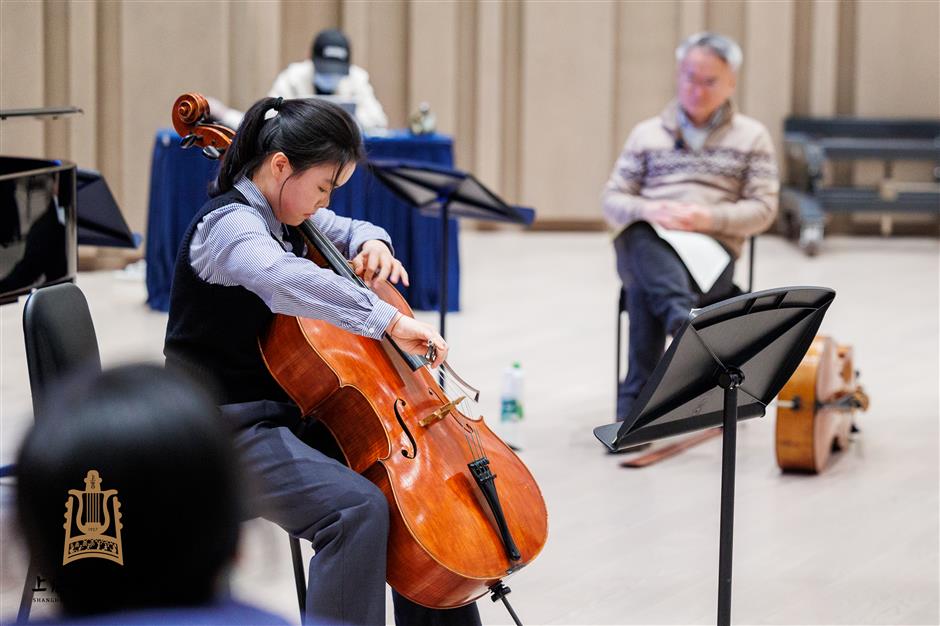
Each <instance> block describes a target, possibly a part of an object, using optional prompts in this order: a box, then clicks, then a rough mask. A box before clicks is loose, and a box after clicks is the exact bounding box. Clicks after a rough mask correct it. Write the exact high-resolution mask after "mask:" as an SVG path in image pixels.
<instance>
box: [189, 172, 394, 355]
mask: <svg viewBox="0 0 940 626" xmlns="http://www.w3.org/2000/svg"><path fill="white" fill-rule="evenodd" d="M235 188H236V189H237V190H238V191H240V192H241V194H242V195H243V196H245V198H246V199H247V200H248V205H244V204H239V203H232V204H228V205H226V206H223V207H221V208H218V209H216V210H215V211H212V212H211V213H209V214H208V215H206V216H205V217H203V219H202V221H200V222H199V224H197V225H196V232H195V233H193V238H192V241H191V243H190V246H189V262H190V264H191V265H192V268H193V270H194V271H195V272H196V274H198V275H199V278H201V279H202V280H204V281H206V282H208V283H212V284H214V285H224V286H229V287H231V286H235V285H239V286H242V287H244V288H245V289H248V290H249V291H251V292H252V293H254V294H255V295H257V296H258V297H259V298H261V299H262V300H263V301H264V303H265V304H267V305H268V308H270V309H271V311H273V312H274V313H282V314H284V315H293V316H297V317H306V318H311V319H319V320H324V321H327V322H329V323H331V324H333V325H335V326H338V327H339V328H342V329H344V330H348V331H350V332H353V333H356V334H358V335H364V336H366V337H372V338H373V339H380V338H381V337H382V334H383V333H384V332H385V328H386V327H387V326H388V325H389V323H390V322H391V321H392V318H394V317H395V314H396V313H397V312H398V310H397V309H396V308H395V307H393V306H392V305H390V304H388V303H386V302H384V301H382V300H380V299H379V297H378V296H376V295H375V294H374V293H372V292H371V291H369V290H368V289H363V288H361V287H359V286H358V285H356V284H354V283H353V282H352V281H350V280H348V279H346V278H343V277H341V276H339V275H337V274H336V273H334V272H333V270H331V269H325V268H321V267H319V266H317V265H316V264H315V263H313V262H311V261H310V260H308V259H306V258H301V257H298V256H296V255H295V254H293V253H292V252H291V244H290V242H289V241H286V240H285V238H284V225H283V224H282V223H281V222H280V221H279V220H278V219H277V218H276V217H275V216H274V211H273V210H272V209H271V205H269V204H268V201H267V200H266V199H265V197H264V195H263V194H262V193H261V191H260V190H259V189H258V188H257V187H256V186H255V185H254V183H252V182H251V181H250V180H249V179H247V178H242V179H240V180H239V181H238V182H237V183H235ZM311 219H312V220H313V223H314V225H315V226H316V227H317V229H318V230H319V231H320V232H321V233H323V235H324V236H326V237H327V238H328V239H329V240H330V241H332V242H333V243H334V244H336V247H337V248H338V249H339V251H340V252H341V253H342V254H343V255H344V256H346V258H353V257H354V256H355V255H356V254H358V252H359V248H360V247H361V246H362V244H364V243H365V242H366V241H369V240H372V239H378V240H379V241H382V242H384V243H386V244H388V246H389V247H390V248H391V245H392V244H391V240H390V238H389V236H388V233H387V232H385V230H383V229H382V228H379V227H378V226H375V225H373V224H370V223H369V222H363V221H360V220H353V219H350V218H348V217H341V216H339V215H336V213H334V212H333V211H330V210H329V209H324V208H321V209H318V210H317V212H316V213H314V214H313V217H312V218H311Z"/></svg>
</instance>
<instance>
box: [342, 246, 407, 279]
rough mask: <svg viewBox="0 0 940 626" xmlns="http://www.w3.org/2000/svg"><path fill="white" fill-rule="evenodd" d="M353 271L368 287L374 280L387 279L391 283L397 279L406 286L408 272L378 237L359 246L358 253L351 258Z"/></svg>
mask: <svg viewBox="0 0 940 626" xmlns="http://www.w3.org/2000/svg"><path fill="white" fill-rule="evenodd" d="M352 266H353V271H355V272H356V274H357V275H358V276H359V277H360V278H361V279H362V280H364V281H366V284H367V285H369V286H370V287H371V286H373V284H375V282H376V281H383V280H386V279H388V280H389V282H391V283H397V282H398V281H399V280H401V282H402V283H403V284H404V285H405V287H407V286H408V285H409V283H408V272H406V271H405V268H404V267H403V266H402V264H401V261H399V260H398V259H396V258H395V257H393V256H392V252H391V250H389V249H388V246H386V245H385V244H384V243H382V242H381V241H379V240H378V239H371V240H369V241H367V242H365V243H364V244H362V247H361V248H359V254H357V255H356V258H354V259H353V260H352Z"/></svg>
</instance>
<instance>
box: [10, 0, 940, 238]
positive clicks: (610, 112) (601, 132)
mask: <svg viewBox="0 0 940 626" xmlns="http://www.w3.org/2000/svg"><path fill="white" fill-rule="evenodd" d="M798 2H799V3H797V2H794V1H793V0H784V1H775V2H764V1H761V2H756V1H748V0H661V1H658V2H573V1H562V2H551V3H550V2H528V1H526V2H486V1H483V0H466V1H463V2H454V1H439V2H422V1H418V0H387V1H383V2H358V1H353V0H316V1H315V2H309V1H305V0H246V1H242V2H221V1H215V0H200V1H197V2H189V3H185V4H183V3H167V2H162V1H156V0H144V1H133V2H131V1H125V2H118V1H112V0H107V1H102V0H95V1H87V0H64V1H63V0H42V1H20V0H3V1H2V2H0V18H2V19H0V55H2V69H3V71H2V73H0V106H2V107H4V108H12V107H26V106H42V105H51V104H74V105H76V106H80V107H82V108H83V109H84V110H85V115H83V116H78V117H74V118H71V119H69V120H59V121H57V122H47V123H45V124H44V123H42V122H37V121H34V120H18V121H7V122H3V123H2V124H0V152H3V153H5V154H25V155H35V156H39V155H46V156H54V157H62V158H71V159H72V160H75V161H76V162H78V163H79V164H80V165H82V166H85V167H96V168H98V169H100V170H101V171H102V172H103V173H104V174H105V176H106V177H107V179H108V182H109V184H110V185H111V188H112V190H113V191H114V192H115V195H116V196H117V198H118V201H119V202H120V204H121V206H122V208H123V209H124V212H125V214H126V216H127V219H128V221H129V223H130V224H131V226H132V228H134V229H135V230H138V231H141V230H142V229H143V227H144V224H145V222H146V209H147V207H146V203H147V197H148V190H149V184H150V180H149V172H150V156H151V153H152V141H153V133H154V132H155V131H156V130H157V129H158V128H161V127H166V126H169V124H170V119H169V106H170V104H171V103H172V100H173V98H175V97H176V96H177V95H178V94H179V93H180V92H182V91H184V90H200V91H203V92H205V93H206V94H208V95H213V96H216V97H218V98H220V99H222V100H225V101H227V102H228V103H229V104H231V105H234V106H238V107H246V106H248V105H249V104H250V103H251V102H253V101H254V100H255V99H256V98H258V97H261V96H262V95H264V94H265V93H266V92H267V90H268V88H269V87H270V85H271V83H272V82H273V80H274V76H275V75H276V73H277V72H278V71H280V69H282V68H283V67H284V66H285V65H286V64H287V63H288V62H291V61H298V60H302V59H305V58H307V57H308V56H309V47H310V42H311V39H312V38H313V35H314V34H315V33H316V32H317V31H318V30H320V29H322V28H326V27H340V28H343V29H344V30H346V31H347V33H348V34H349V35H350V38H351V40H352V44H353V60H354V62H356V63H357V64H359V65H362V66H363V67H365V68H366V69H367V70H368V71H369V72H370V74H371V76H372V83H373V87H374V88H375V90H376V93H377V95H378V96H379V98H380V100H381V101H382V103H383V106H384V107H385V109H386V112H387V114H388V115H389V118H390V120H391V123H392V125H393V126H395V127H401V126H403V125H404V124H405V122H406V119H407V115H408V113H409V112H410V111H413V110H414V109H415V108H416V107H417V104H418V102H420V101H422V100H427V101H429V102H430V103H431V106H432V109H433V111H434V112H435V114H436V115H437V117H438V127H439V129H440V130H441V131H443V132H446V133H452V134H454V135H455V145H456V157H457V164H458V166H460V167H463V168H465V169H469V170H471V171H474V172H475V173H476V174H477V175H478V176H479V177H480V178H481V179H482V180H484V182H486V183H487V184H488V185H489V186H491V187H492V188H493V189H495V190H496V191H497V192H499V193H501V194H503V195H504V196H505V197H506V199H507V200H509V201H511V202H515V203H520V204H527V205H530V206H534V207H535V208H536V209H538V211H539V216H540V218H541V219H543V220H547V221H552V220H556V221H559V222H570V221H572V220H577V221H582V222H583V221H584V220H599V219H600V208H599V202H598V195H599V191H600V186H601V185H602V184H603V181H604V180H605V179H606V177H607V175H608V174H609V171H610V168H611V166H612V164H613V160H614V158H615V157H616V155H617V153H618V152H619V150H620V148H621V146H622V145H623V142H624V140H625V138H626V135H627V134H628V133H629V131H630V129H631V128H632V127H633V126H634V125H635V124H636V123H637V122H639V121H641V120H642V119H645V118H647V117H650V116H653V115H656V114H657V113H658V112H659V111H660V110H661V109H662V107H663V105H665V103H666V102H667V101H668V100H669V99H671V98H672V97H673V94H674V91H675V86H674V84H675V63H674V58H673V51H674V49H675V46H676V44H677V43H678V41H679V39H680V38H681V37H683V36H686V35H689V34H691V33H693V32H698V31H701V30H704V29H706V28H711V29H716V30H721V31H724V32H725V33H727V34H729V35H732V36H736V37H737V38H739V40H740V43H741V44H742V47H743V48H744V55H745V64H744V69H743V70H742V74H741V76H740V78H739V83H740V90H739V93H738V94H737V97H736V99H737V100H738V102H739V105H740V107H741V109H742V110H743V111H744V112H746V113H747V114H749V115H752V116H754V117H756V118H758V119H760V120H761V121H763V122H764V123H765V124H766V125H767V126H768V128H769V129H770V130H771V132H772V134H773V135H774V137H775V138H776V139H777V141H778V146H779V138H780V130H781V125H782V122H783V118H784V117H785V116H786V115H787V114H788V113H790V112H791V111H799V112H804V111H805V112H809V113H811V114H815V115H830V114H834V113H840V114H848V115H851V114H858V115H885V116H900V115H916V116H938V115H940V111H938V107H940V69H938V64H937V62H936V60H937V58H938V57H940V49H938V41H940V27H938V22H940V4H938V3H936V2H914V1H911V0H898V1H895V2H859V1H858V0H843V1H841V2H832V1H830V0H798ZM209 23H212V24H218V25H220V27H219V28H217V29H216V30H214V31H212V32H211V34H207V31H206V29H205V28H204V25H205V24H209ZM50 124H55V125H56V126H50Z"/></svg>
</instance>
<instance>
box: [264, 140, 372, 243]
mask: <svg viewBox="0 0 940 626" xmlns="http://www.w3.org/2000/svg"><path fill="white" fill-rule="evenodd" d="M279 157H280V158H279ZM270 166H271V170H270V171H271V174H272V178H273V183H274V184H273V185H272V188H271V190H270V194H271V195H268V193H265V196H267V198H268V202H269V203H270V204H271V208H272V209H274V216H275V217H276V218H277V219H278V220H279V221H280V222H281V223H283V224H287V225H288V226H297V225H298V224H300V223H301V222H303V221H304V220H305V219H307V218H308V217H310V216H311V215H313V214H314V213H316V211H317V209H319V208H321V207H326V206H328V205H329V203H330V194H331V193H332V192H333V189H334V186H333V178H334V176H335V175H336V169H337V165H336V164H335V163H324V164H322V165H314V166H313V167H310V168H308V169H306V170H304V171H303V172H301V173H300V174H298V175H297V176H293V174H294V170H293V168H292V167H291V165H290V162H289V161H288V160H287V157H286V156H284V155H283V154H281V153H277V154H276V155H274V158H273V159H272V160H271V163H270ZM354 171H356V164H355V163H350V164H349V165H347V166H346V167H345V168H344V169H343V171H342V172H340V173H339V176H337V177H336V187H342V186H343V185H345V184H346V181H348V180H349V178H350V177H351V176H352V175H353V172H354Z"/></svg>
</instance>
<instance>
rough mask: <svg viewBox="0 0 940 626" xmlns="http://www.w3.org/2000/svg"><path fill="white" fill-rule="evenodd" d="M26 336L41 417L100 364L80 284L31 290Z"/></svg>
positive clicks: (26, 601)
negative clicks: (78, 375)
mask: <svg viewBox="0 0 940 626" xmlns="http://www.w3.org/2000/svg"><path fill="white" fill-rule="evenodd" d="M23 335H24V338H25V340H26V365H27V368H28V369H29V385H30V390H31V393H32V398H33V414H34V416H35V419H42V400H43V397H44V395H45V393H46V391H47V390H48V389H50V388H51V387H52V385H53V384H54V383H55V382H56V381H57V380H60V379H61V378H62V377H63V376H67V375H69V374H71V373H72V372H75V371H78V370H80V369H82V368H89V369H90V368H94V369H98V370H100V369H101V357H100V354H99V352H98V337H97V335H96V334H95V325H94V323H93V322H92V320H91V313H90V312H89V310H88V302H87V301H86V300H85V295H84V294H83V293H82V291H81V289H79V288H78V287H77V286H75V285H74V284H72V283H62V284H59V285H52V286H50V287H43V288H41V289H38V290H36V291H35V292H33V293H32V294H31V295H30V296H29V298H28V299H27V300H26V306H25V308H24V309H23ZM290 551H291V559H292V560H293V566H294V580H295V582H296V584H297V604H298V606H299V608H300V620H301V623H303V621H304V614H305V609H306V600H307V583H306V576H305V574H304V567H303V560H302V558H301V552H300V541H299V540H298V539H297V538H296V537H290ZM38 574H39V572H37V570H36V567H35V565H34V564H33V562H32V559H31V560H30V564H29V569H28V570H27V573H26V582H25V584H24V585H23V596H22V598H21V600H20V608H19V611H18V612H17V615H16V623H17V624H25V623H26V622H27V621H28V620H29V611H30V607H31V605H32V602H33V581H34V580H36V577H37V575H38Z"/></svg>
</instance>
